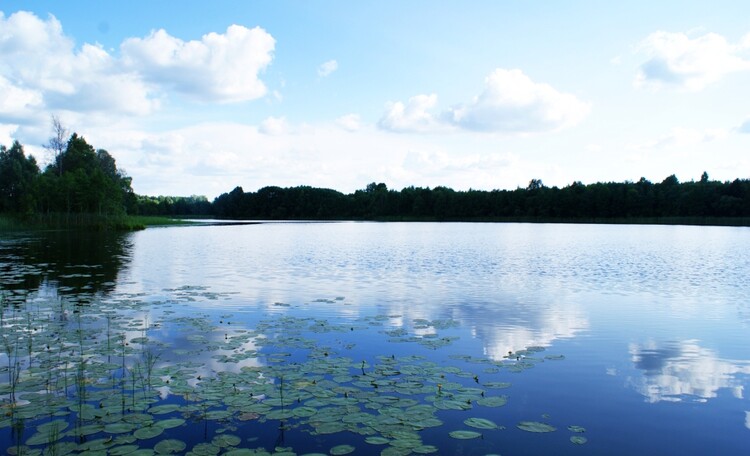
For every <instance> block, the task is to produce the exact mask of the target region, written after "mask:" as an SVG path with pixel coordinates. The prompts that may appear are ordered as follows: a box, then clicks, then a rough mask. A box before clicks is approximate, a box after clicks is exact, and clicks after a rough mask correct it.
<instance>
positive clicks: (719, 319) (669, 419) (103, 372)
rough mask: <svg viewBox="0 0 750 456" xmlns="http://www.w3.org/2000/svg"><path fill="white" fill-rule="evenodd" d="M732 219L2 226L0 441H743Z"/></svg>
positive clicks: (567, 445) (544, 444)
mask: <svg viewBox="0 0 750 456" xmlns="http://www.w3.org/2000/svg"><path fill="white" fill-rule="evenodd" d="M748 252H750V229H748V228H737V227H690V226H641V225H573V224H571V225H566V224H473V223H278V222H274V223H262V224H255V225H227V226H190V227H169V228H150V229H147V230H145V231H140V232H135V233H71V232H49V233H17V234H12V235H11V234H4V235H3V237H0V284H2V285H1V288H0V290H1V291H0V293H2V295H1V296H2V303H1V304H0V307H1V308H2V314H1V315H0V330H2V339H3V340H2V343H3V346H2V352H0V399H2V402H1V403H0V411H1V412H2V414H0V443H1V445H0V446H1V448H0V449H2V450H3V451H5V450H7V451H8V452H9V453H10V454H30V455H33V454H42V452H43V451H45V453H44V454H86V455H95V454H134V455H146V454H186V453H187V454H211V455H213V454H228V455H250V454H350V453H351V454H376V455H377V454H383V455H406V454H429V453H435V454H463V455H490V454H502V455H504V456H510V455H539V454H556V455H601V454H607V455H632V454H665V455H671V454H674V455H703V454H745V453H746V452H747V449H748V448H750V401H749V400H748V398H747V397H746V395H747V394H749V393H748V392H746V391H745V390H746V387H747V386H749V385H750V343H748V340H749V339H748V334H750V298H749V297H750V255H748Z"/></svg>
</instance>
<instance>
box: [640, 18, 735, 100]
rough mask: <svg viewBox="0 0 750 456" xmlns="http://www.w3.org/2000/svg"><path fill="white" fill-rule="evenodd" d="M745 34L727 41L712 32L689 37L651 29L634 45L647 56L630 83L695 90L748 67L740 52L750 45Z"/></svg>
mask: <svg viewBox="0 0 750 456" xmlns="http://www.w3.org/2000/svg"><path fill="white" fill-rule="evenodd" d="M748 36H750V35H748ZM748 36H745V37H744V38H743V40H742V41H741V42H740V43H739V44H730V43H729V42H728V41H727V40H726V38H724V37H723V36H721V35H719V34H716V33H707V34H705V35H701V36H698V37H695V38H691V37H690V36H688V35H687V34H685V33H670V32H664V31H658V32H654V33H652V34H651V35H649V36H648V37H647V38H646V39H645V40H643V42H641V44H640V45H639V47H638V50H639V51H640V52H641V53H643V54H645V55H646V56H647V57H648V60H647V61H646V62H644V63H643V64H641V66H640V68H639V71H638V74H637V75H636V78H635V82H634V84H635V86H636V87H650V88H654V89H660V88H664V87H674V88H679V89H686V90H689V91H699V90H702V89H704V88H706V87H707V86H709V85H711V84H714V83H716V82H717V81H719V80H720V79H722V78H723V77H724V76H726V75H728V74H730V73H734V72H737V71H747V70H750V61H748V60H747V59H745V58H743V57H742V56H741V55H740V53H741V52H742V51H743V50H746V49H749V48H750V39H748Z"/></svg>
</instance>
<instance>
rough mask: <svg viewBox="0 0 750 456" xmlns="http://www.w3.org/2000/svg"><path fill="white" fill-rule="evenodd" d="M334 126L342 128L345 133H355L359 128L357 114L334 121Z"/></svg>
mask: <svg viewBox="0 0 750 456" xmlns="http://www.w3.org/2000/svg"><path fill="white" fill-rule="evenodd" d="M336 125H338V126H339V127H341V128H343V129H344V130H346V131H351V132H354V131H357V130H359V127H360V119H359V115H358V114H347V115H345V116H341V117H339V118H338V119H336Z"/></svg>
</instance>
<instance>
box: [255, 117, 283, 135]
mask: <svg viewBox="0 0 750 456" xmlns="http://www.w3.org/2000/svg"><path fill="white" fill-rule="evenodd" d="M288 130H289V124H288V123H287V121H286V118H284V117H268V118H267V119H266V120H264V121H263V122H261V123H260V126H259V127H258V131H260V132H261V133H263V134H265V135H271V136H278V135H281V134H284V133H286V132H287V131H288Z"/></svg>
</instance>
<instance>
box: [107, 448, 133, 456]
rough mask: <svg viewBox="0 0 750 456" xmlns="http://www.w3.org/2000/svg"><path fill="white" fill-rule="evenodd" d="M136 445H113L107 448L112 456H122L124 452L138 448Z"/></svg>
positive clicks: (128, 452) (127, 452)
mask: <svg viewBox="0 0 750 456" xmlns="http://www.w3.org/2000/svg"><path fill="white" fill-rule="evenodd" d="M138 448H139V447H138V445H122V446H118V447H114V448H111V449H109V450H108V451H109V454H110V455H112V456H123V455H126V454H131V453H133V452H135V451H137V450H138Z"/></svg>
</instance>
